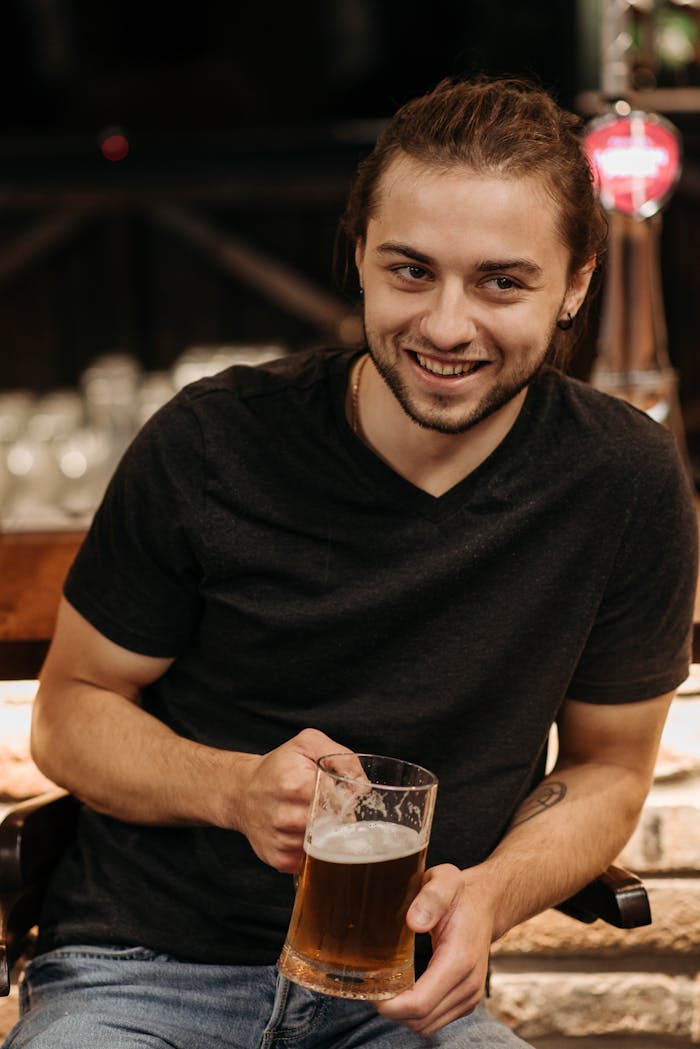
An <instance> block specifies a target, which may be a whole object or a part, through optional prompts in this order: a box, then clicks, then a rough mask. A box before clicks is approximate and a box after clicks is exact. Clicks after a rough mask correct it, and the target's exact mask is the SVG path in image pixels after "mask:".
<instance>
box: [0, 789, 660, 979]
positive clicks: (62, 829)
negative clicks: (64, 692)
mask: <svg viewBox="0 0 700 1049" xmlns="http://www.w3.org/2000/svg"><path fill="white" fill-rule="evenodd" d="M79 808H80V806H79V803H78V802H77V800H76V799H75V798H74V797H73V796H72V795H70V794H66V793H65V792H64V791H59V790H56V791H53V792H50V793H47V794H42V795H40V796H39V797H37V798H32V799H30V800H29V801H22V802H19V803H17V804H16V805H14V806H13V807H12V808H11V809H10V811H9V812H8V813H7V815H6V816H5V818H4V820H3V821H2V823H0V996H2V995H6V994H8V993H9V990H10V974H11V972H12V969H13V967H14V965H15V963H16V962H17V961H18V960H19V958H20V957H21V956H22V955H23V953H24V952H25V951H26V950H27V948H29V949H30V950H31V944H32V939H33V935H34V929H35V927H36V925H37V923H38V921H39V913H40V909H41V901H42V897H43V893H44V889H45V887H46V883H47V881H48V878H49V876H50V874H51V870H52V869H53V867H54V866H55V864H56V863H57V861H58V860H59V859H60V857H61V856H62V855H63V853H64V851H65V850H66V848H67V847H68V845H69V843H70V841H71V839H72V837H73V835H74V833H75V827H76V824H77V819H78V812H79ZM559 909H560V910H562V911H563V912H564V913H565V914H568V915H569V916H570V917H572V918H576V919H577V920H578V921H583V922H593V921H596V920H597V919H602V920H603V921H605V922H607V923H608V924H610V925H615V926H617V927H618V928H620V929H632V928H636V927H638V926H640V925H649V924H650V922H651V913H650V909H649V900H648V898H647V894H646V891H645V889H644V886H643V884H642V883H641V881H640V880H639V878H637V877H635V876H634V875H633V874H630V873H628V872H627V871H625V870H622V869H621V868H619V867H610V868H608V870H607V871H606V872H605V873H604V874H603V875H601V876H600V877H599V878H597V879H596V881H594V882H592V883H591V884H590V885H588V886H586V888H585V889H583V890H582V891H581V892H579V893H577V895H576V896H574V897H572V899H570V900H567V901H566V903H563V904H562V905H561V906H560V908H559Z"/></svg>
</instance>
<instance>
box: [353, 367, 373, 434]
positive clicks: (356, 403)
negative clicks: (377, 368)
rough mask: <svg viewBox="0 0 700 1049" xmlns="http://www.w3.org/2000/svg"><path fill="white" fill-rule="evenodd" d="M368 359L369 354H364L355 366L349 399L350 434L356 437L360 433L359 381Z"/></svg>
mask: <svg viewBox="0 0 700 1049" xmlns="http://www.w3.org/2000/svg"><path fill="white" fill-rule="evenodd" d="M368 357H369V354H367V353H365V354H363V356H362V357H361V358H360V361H359V363H358V365H357V369H356V371H355V378H354V379H353V381H352V397H351V404H352V417H351V420H350V421H351V424H352V432H353V433H354V434H356V435H358V436H359V432H360V415H359V402H360V379H361V378H362V372H363V371H364V367H365V364H366V363H367V359H368Z"/></svg>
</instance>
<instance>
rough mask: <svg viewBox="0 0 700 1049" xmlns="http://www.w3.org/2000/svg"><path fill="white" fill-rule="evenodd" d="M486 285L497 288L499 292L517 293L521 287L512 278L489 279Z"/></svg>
mask: <svg viewBox="0 0 700 1049" xmlns="http://www.w3.org/2000/svg"><path fill="white" fill-rule="evenodd" d="M484 284H485V285H486V286H490V287H495V288H496V289H497V290H498V291H516V290H517V289H518V288H519V287H520V285H519V284H516V282H515V281H514V280H513V278H512V277H489V279H488V280H487V281H484Z"/></svg>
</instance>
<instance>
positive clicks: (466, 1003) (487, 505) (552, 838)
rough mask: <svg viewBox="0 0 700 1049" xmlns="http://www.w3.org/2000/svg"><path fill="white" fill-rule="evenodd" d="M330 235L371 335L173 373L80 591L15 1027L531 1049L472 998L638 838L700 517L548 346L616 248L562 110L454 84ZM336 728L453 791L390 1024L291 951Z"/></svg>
mask: <svg viewBox="0 0 700 1049" xmlns="http://www.w3.org/2000/svg"><path fill="white" fill-rule="evenodd" d="M345 228H346V231H347V232H348V233H349V235H350V237H351V240H352V242H353V245H354V254H355V262H356V265H357V271H358V274H359V279H360V284H361V287H362V288H363V292H364V303H365V324H366V333H367V343H368V347H367V349H366V350H364V349H363V350H361V351H359V352H358V351H352V352H350V351H342V350H329V351H324V352H322V353H304V354H300V355H295V356H293V357H291V358H289V359H286V360H284V361H282V362H275V363H273V364H271V365H267V366H264V367H263V368H260V369H248V368H234V369H232V370H229V371H227V372H225V373H223V374H222V375H220V376H218V377H215V378H213V379H208V380H205V381H203V382H201V383H198V384H195V385H194V386H192V387H189V388H187V389H186V390H184V391H183V392H182V393H181V394H180V395H178V396H177V397H176V398H175V400H174V401H173V402H172V403H171V404H170V405H169V406H167V407H166V408H165V409H164V410H163V411H162V412H160V413H159V414H158V415H157V416H156V417H155V418H154V419H153V420H152V421H151V422H150V423H149V424H148V425H147V426H146V428H145V429H144V431H142V433H141V435H140V436H139V437H138V438H137V440H136V441H135V443H134V445H133V446H132V448H131V449H130V450H129V452H128V453H127V455H126V456H125V459H124V461H123V463H122V465H121V466H120V468H119V470H118V472H117V475H116V477H115V479H114V481H113V483H112V485H111V486H110V489H109V491H108V493H107V496H106V498H105V501H104V504H103V506H102V507H101V509H100V511H99V512H98V514H97V516H96V519H95V522H94V524H93V527H92V529H91V532H90V535H89V537H88V538H87V540H86V542H85V544H84V547H83V549H82V551H81V553H80V554H79V556H78V559H77V562H76V564H75V566H74V567H73V569H72V571H71V573H70V575H69V578H68V580H67V583H66V589H65V600H64V602H63V604H62V606H61V610H60V614H59V620H58V624H57V629H56V635H55V639H54V642H53V645H52V648H51V652H50V654H49V657H48V659H47V663H46V666H45V668H44V671H43V674H42V682H41V689H40V692H39V696H38V699H37V704H36V716H35V723H34V736H33V746H34V752H35V756H36V760H37V761H38V763H39V765H40V766H41V768H42V769H43V771H44V772H45V773H46V774H47V775H49V776H50V777H51V778H52V779H54V780H56V781H57V782H59V783H61V784H63V785H65V786H66V787H67V788H68V789H70V790H71V791H73V792H74V793H75V794H77V795H78V796H79V797H80V798H81V799H83V801H84V802H85V809H84V811H83V815H82V821H81V828H80V833H79V836H78V842H77V845H76V848H75V849H74V850H73V851H72V852H71V853H70V855H69V856H68V857H67V858H66V860H65V861H64V863H63V865H62V867H61V869H60V870H59V872H58V874H57V876H56V878H55V879H54V884H53V886H52V892H51V895H50V897H49V901H48V904H47V907H46V914H45V916H44V921H43V923H42V941H41V945H40V947H41V950H42V952H43V953H41V954H40V955H39V957H38V958H37V959H36V960H35V961H34V962H33V963H32V964H31V965H30V967H29V970H28V973H27V980H26V985H25V986H26V994H25V998H26V1001H27V1011H26V1014H25V1017H24V1020H23V1021H22V1022H21V1023H20V1025H19V1027H18V1028H17V1029H16V1031H15V1033H13V1034H12V1035H11V1036H10V1038H9V1041H8V1043H7V1045H8V1046H12V1047H13V1049H19V1047H24V1046H31V1047H33V1049H44V1047H49V1046H50V1047H51V1049H62V1047H72V1049H76V1047H83V1046H90V1049H100V1047H102V1046H110V1047H111V1049H113V1047H115V1046H117V1045H118V1046H125V1047H126V1046H132V1045H134V1046H135V1045H139V1046H154V1047H156V1046H158V1047H160V1046H166V1045H167V1046H187V1047H188V1049H191V1047H193V1046H200V1045H201V1046H210V1045H219V1044H220V1045H226V1046H236V1047H243V1046H246V1047H247V1046H254V1045H265V1046H272V1045H289V1044H293V1045H296V1046H300V1047H307V1046H308V1047H309V1049H310V1047H312V1046H314V1047H315V1046H343V1047H351V1046H352V1047H354V1046H371V1047H373V1049H379V1047H381V1049H389V1047H396V1049H399V1047H400V1049H406V1047H411V1046H424V1045H429V1046H445V1047H475V1046H483V1047H488V1049H493V1047H496V1046H517V1045H523V1044H524V1043H522V1042H521V1041H520V1040H519V1039H517V1038H516V1037H515V1035H513V1034H512V1033H511V1032H509V1031H507V1030H506V1029H505V1028H504V1027H503V1026H501V1025H499V1024H497V1023H496V1022H495V1021H493V1020H492V1019H491V1018H490V1017H489V1015H488V1013H487V1011H486V1009H485V1008H484V1006H483V1005H482V1004H481V999H482V996H483V993H484V983H485V978H486V972H487V965H488V955H489V949H490V945H491V943H492V942H493V941H494V940H495V939H497V938H498V937H499V936H501V935H502V934H503V933H504V932H505V931H506V930H507V929H509V928H510V927H512V926H513V925H514V924H516V923H518V922H520V921H522V920H523V919H525V918H526V917H528V916H530V915H532V914H534V913H536V912H538V911H540V910H542V909H543V908H546V907H548V906H551V905H552V904H554V903H556V902H559V901H561V900H562V899H564V898H565V897H567V896H568V895H570V894H571V893H572V892H573V891H574V890H576V889H578V888H579V887H580V886H581V885H583V884H584V883H585V882H586V881H588V880H589V879H590V878H591V877H593V876H594V875H596V874H597V873H599V872H600V871H601V870H602V869H604V868H605V867H606V866H607V865H608V863H609V862H610V861H611V860H612V859H613V858H614V857H615V855H616V854H617V853H618V851H619V849H620V848H621V847H622V845H623V843H624V842H625V840H626V839H627V837H628V836H629V834H630V832H631V831H632V829H633V827H634V825H635V821H636V819H637V817H638V814H639V811H640V808H641V805H642V803H643V800H644V797H645V795H646V793H647V790H648V788H649V784H650V782H651V779H652V774H653V767H654V760H655V754H656V749H657V745H658V740H659V736H660V733H661V729H662V726H663V723H664V718H665V715H666V711H667V709H668V705H669V703H670V701H671V698H672V695H673V692H674V689H675V688H676V687H677V685H678V684H679V683H680V682H681V680H682V679H683V678H684V676H685V675H686V673H687V665H688V644H687V639H688V632H689V624H690V619H691V609H692V602H693V595H694V588H695V579H696V565H695V518H694V514H693V511H692V505H691V502H690V499H689V493H688V488H687V483H686V481H685V477H684V475H683V473H682V470H681V468H680V466H679V463H678V460H677V457H676V454H675V451H674V447H673V441H672V438H671V437H670V435H669V434H668V433H667V432H666V431H664V430H662V429H661V428H660V427H658V426H657V425H656V424H655V423H653V422H652V421H651V420H649V419H648V418H647V417H646V416H644V415H642V414H641V413H639V412H637V411H636V410H635V409H633V408H631V407H630V406H628V405H627V404H625V403H623V402H622V401H618V400H613V399H611V398H608V397H606V396H604V395H601V394H598V393H596V392H595V391H593V390H591V389H590V388H588V387H587V386H585V385H583V384H581V383H577V382H574V381H572V380H567V379H565V378H564V377H563V376H562V375H560V374H559V373H558V372H557V371H555V370H553V369H552V368H551V366H550V365H551V361H552V359H553V355H554V354H555V353H557V352H560V351H561V349H562V347H561V340H562V338H563V337H562V335H561V333H560V329H562V330H567V329H569V328H570V327H571V324H572V323H573V320H574V319H575V318H577V317H578V315H579V313H580V312H581V310H582V308H583V306H584V302H585V298H586V294H587V291H588V287H589V284H590V281H591V277H592V274H593V271H594V268H595V266H596V261H597V258H598V256H599V254H600V252H601V250H602V246H603V242H604V233H605V230H604V223H603V221H602V218H601V215H600V211H599V209H598V205H597V202H596V199H595V195H594V193H593V189H592V186H591V181H590V176H589V172H588V168H587V165H586V162H585V159H584V156H583V153H582V151H581V146H580V141H579V138H578V134H577V125H576V122H575V120H574V118H572V117H570V116H569V115H567V114H565V113H563V112H562V111H561V110H559V109H558V108H557V107H556V106H555V104H554V103H553V102H552V100H551V99H550V98H549V97H548V96H547V95H546V94H544V93H542V92H540V91H538V90H535V89H532V88H529V87H528V86H526V85H519V84H514V83H509V82H493V83H491V82H479V83H477V84H462V83H460V84H455V85H452V84H448V83H444V84H442V85H440V86H439V87H438V88H437V89H436V91H435V92H434V93H432V94H431V95H429V96H427V97H426V98H424V99H419V100H416V101H415V102H413V103H409V104H408V105H407V106H405V107H404V108H403V109H402V110H400V111H399V113H398V114H397V116H396V117H395V118H394V120H393V121H392V122H391V123H390V125H389V126H388V128H387V129H386V131H385V132H384V133H383V135H382V136H381V137H380V140H379V142H378V143H377V147H376V149H375V151H374V153H373V154H372V156H371V157H370V158H369V159H368V160H367V161H366V162H365V164H364V165H363V166H362V168H361V170H360V172H359V175H358V179H357V181H356V183H355V186H354V188H353V191H352V193H351V197H350V203H349V206H348V210H347V212H346V216H345ZM554 721H556V722H557V724H558V731H559V758H558V761H557V764H556V767H555V768H554V770H553V771H552V772H551V773H550V775H549V776H548V777H547V778H546V779H544V781H542V777H543V776H544V758H545V750H546V746H547V739H548V736H549V730H550V726H551V724H552V723H553V722H554ZM345 747H347V748H349V749H351V750H358V751H359V750H362V751H368V750H371V751H375V752H384V753H389V754H393V755H396V756H399V757H402V758H406V759H408V760H414V761H417V762H419V763H420V764H423V765H426V766H428V767H429V768H431V769H433V770H434V771H435V772H436V773H437V775H438V777H439V780H440V788H439V795H438V806H437V812H436V817H435V823H434V830H433V839H432V843H431V852H430V854H429V869H428V871H427V873H426V876H425V880H424V883H423V886H422V888H421V890H420V892H419V894H418V896H417V897H416V899H415V901H414V903H413V904H412V906H411V908H410V910H409V912H408V918H407V921H408V923H409V925H410V926H411V927H412V928H413V929H414V930H415V931H416V932H417V933H419V934H420V935H419V945H418V948H417V968H418V973H419V978H418V979H417V982H416V984H415V987H414V988H413V989H412V990H410V991H407V992H404V993H403V994H401V995H399V996H397V997H396V998H394V999H392V1000H390V1001H387V1002H381V1003H377V1005H376V1008H375V1007H374V1006H373V1005H371V1004H370V1003H356V1002H346V1001H341V1000H337V999H332V998H325V997H323V996H320V995H315V994H313V993H311V992H309V991H306V990H303V989H302V988H298V987H295V986H294V985H291V984H288V983H287V982H286V981H285V980H282V979H281V978H277V976H276V973H275V969H274V963H275V960H276V958H277V955H278V953H279V950H280V947H281V944H282V941H283V938H284V933H285V930H286V925H287V922H288V918H289V913H290V905H291V899H292V893H293V888H292V877H291V875H292V874H293V873H295V872H296V871H298V870H299V867H300V864H301V860H302V841H303V832H304V825H305V816H306V809H307V805H308V801H309V797H310V792H311V789H312V783H313V776H314V762H315V760H316V759H317V758H318V757H319V756H321V755H323V754H324V753H327V752H329V751H332V750H337V749H338V748H345Z"/></svg>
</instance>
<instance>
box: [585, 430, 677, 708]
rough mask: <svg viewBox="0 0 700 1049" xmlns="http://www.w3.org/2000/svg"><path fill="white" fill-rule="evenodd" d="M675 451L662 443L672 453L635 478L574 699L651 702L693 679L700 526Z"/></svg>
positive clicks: (669, 443)
mask: <svg viewBox="0 0 700 1049" xmlns="http://www.w3.org/2000/svg"><path fill="white" fill-rule="evenodd" d="M670 446H671V440H670V438H669V439H668V441H667V442H663V443H662V448H665V449H667V454H666V455H665V456H659V457H658V461H657V462H656V463H653V462H652V463H648V464H647V466H646V468H645V469H644V470H643V471H640V472H639V473H638V476H637V478H636V479H635V493H636V498H635V499H634V500H633V502H632V505H631V508H630V509H629V511H628V514H629V517H628V522H627V527H626V529H625V531H624V533H623V538H622V541H621V543H620V546H619V549H618V552H617V557H616V560H615V565H614V568H613V571H612V573H611V575H610V579H609V581H608V585H607V587H606V589H605V594H604V597H603V600H602V601H601V604H600V607H599V609H598V615H597V617H596V620H595V624H594V626H593V629H592V630H591V633H590V636H589V638H588V642H587V644H586V647H585V649H584V652H583V654H582V656H581V659H580V661H579V664H578V667H577V670H576V672H575V674H574V677H573V679H572V681H571V684H570V687H569V690H568V695H569V696H570V697H571V698H572V699H577V700H581V701H584V702H586V701H587V702H591V703H624V702H635V701H638V700H643V699H651V698H653V697H654V696H657V695H663V694H664V693H666V692H671V691H673V690H674V689H675V688H677V687H678V685H679V684H680V683H681V682H682V681H683V680H684V679H685V677H686V676H687V674H688V664H689V661H690V651H691V636H692V624H693V610H694V603H695V593H696V587H697V573H698V553H697V542H698V527H697V518H696V514H695V508H694V504H693V499H692V495H691V491H690V485H689V483H688V479H687V476H686V474H685V471H684V469H683V467H682V466H681V464H680V462H679V459H678V456H677V455H676V453H675V449H674V448H671V447H670ZM616 494H617V493H615V492H612V493H611V499H612V500H613V501H614V500H615V498H616ZM620 512H622V508H620Z"/></svg>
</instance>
